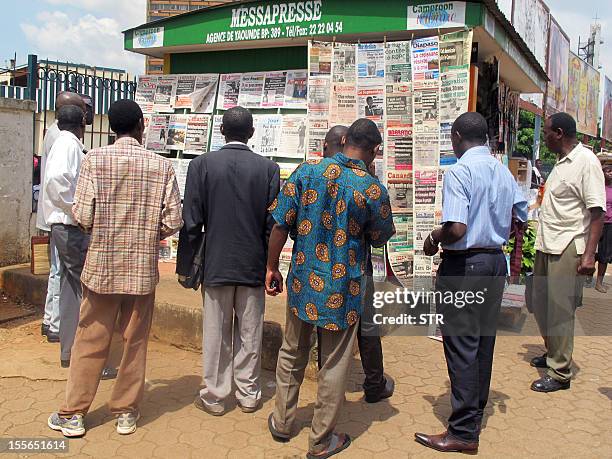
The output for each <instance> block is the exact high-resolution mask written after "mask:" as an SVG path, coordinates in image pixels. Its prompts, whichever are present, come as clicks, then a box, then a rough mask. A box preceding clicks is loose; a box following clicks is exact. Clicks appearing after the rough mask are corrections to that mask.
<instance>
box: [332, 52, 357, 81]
mask: <svg viewBox="0 0 612 459" xmlns="http://www.w3.org/2000/svg"><path fill="white" fill-rule="evenodd" d="M355 54H356V51H355V45H353V44H349V43H336V44H335V46H334V49H333V60H332V81H333V82H334V83H355V80H356V77H357V74H356V70H355V69H356V67H355Z"/></svg>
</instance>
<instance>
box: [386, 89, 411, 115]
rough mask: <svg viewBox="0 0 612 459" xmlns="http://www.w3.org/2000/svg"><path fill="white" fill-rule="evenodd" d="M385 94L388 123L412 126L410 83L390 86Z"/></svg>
mask: <svg viewBox="0 0 612 459" xmlns="http://www.w3.org/2000/svg"><path fill="white" fill-rule="evenodd" d="M386 86H387V91H386V93H385V99H386V110H387V113H386V115H387V122H389V121H390V120H394V121H399V122H401V123H404V124H412V88H411V85H410V83H396V84H388V85H386Z"/></svg>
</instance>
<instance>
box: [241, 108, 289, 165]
mask: <svg viewBox="0 0 612 459" xmlns="http://www.w3.org/2000/svg"><path fill="white" fill-rule="evenodd" d="M254 118H255V119H254V120H253V121H254V124H255V135H254V136H253V138H252V139H251V142H252V143H250V144H249V146H250V147H251V149H252V150H253V151H254V152H255V153H259V154H260V155H262V156H278V152H279V149H280V146H281V130H282V125H283V116H282V115H255V117H254Z"/></svg>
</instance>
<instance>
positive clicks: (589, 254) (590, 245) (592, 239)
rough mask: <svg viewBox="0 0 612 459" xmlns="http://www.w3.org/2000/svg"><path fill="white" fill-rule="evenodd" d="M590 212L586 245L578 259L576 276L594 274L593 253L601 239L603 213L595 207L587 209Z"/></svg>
mask: <svg viewBox="0 0 612 459" xmlns="http://www.w3.org/2000/svg"><path fill="white" fill-rule="evenodd" d="M589 211H590V212H591V224H590V225H589V237H588V240H587V243H586V248H585V249H584V253H583V254H582V256H581V257H580V263H579V264H578V269H577V271H578V274H582V275H585V276H592V275H593V273H594V272H595V252H596V251H597V244H598V243H599V239H600V238H601V232H602V231H603V226H604V212H603V210H602V209H601V208H599V207H595V208H592V209H589Z"/></svg>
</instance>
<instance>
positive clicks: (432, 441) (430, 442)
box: [414, 432, 478, 454]
mask: <svg viewBox="0 0 612 459" xmlns="http://www.w3.org/2000/svg"><path fill="white" fill-rule="evenodd" d="M414 439H415V440H416V441H417V442H418V443H420V444H421V445H424V446H427V447H428V448H432V449H435V450H436V451H442V452H443V453H465V454H478V442H477V441H474V442H469V441H465V440H461V439H459V438H456V437H453V436H452V435H451V434H449V433H448V432H444V433H441V434H440V435H426V434H422V433H415V434H414Z"/></svg>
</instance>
